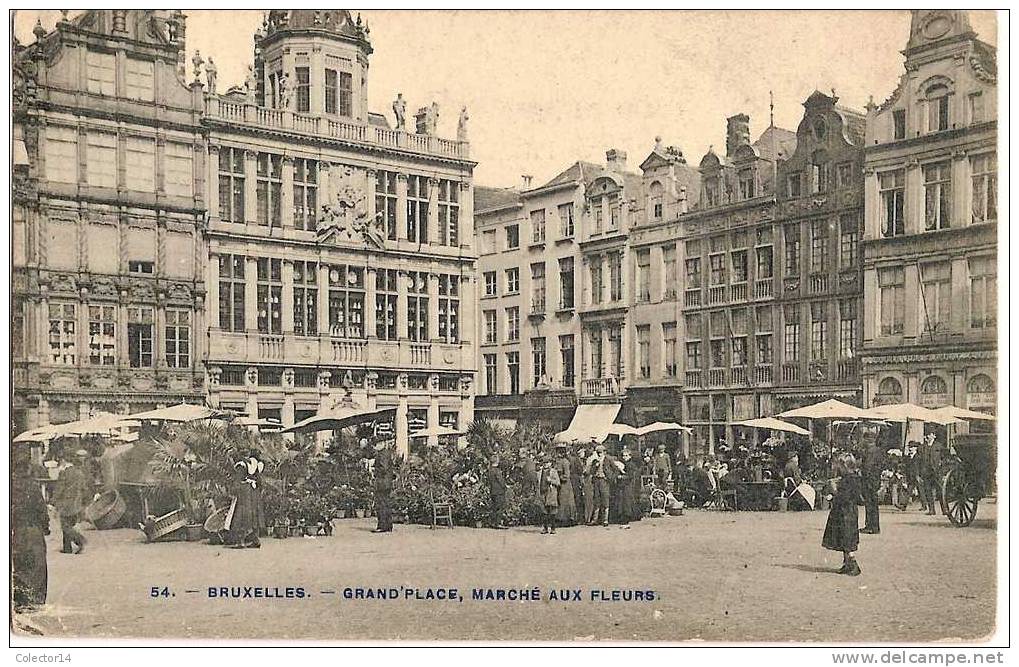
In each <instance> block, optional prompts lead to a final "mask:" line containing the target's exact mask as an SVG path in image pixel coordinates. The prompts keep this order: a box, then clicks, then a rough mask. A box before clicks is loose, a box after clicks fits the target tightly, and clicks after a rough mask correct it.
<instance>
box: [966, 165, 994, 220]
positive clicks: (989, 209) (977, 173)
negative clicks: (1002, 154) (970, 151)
mask: <svg viewBox="0 0 1019 667" xmlns="http://www.w3.org/2000/svg"><path fill="white" fill-rule="evenodd" d="M969 164H970V173H971V174H972V179H973V224H978V223H981V222H993V221H995V220H997V219H998V161H997V155H995V154H994V153H989V154H985V155H976V156H974V157H972V158H970V162H969Z"/></svg>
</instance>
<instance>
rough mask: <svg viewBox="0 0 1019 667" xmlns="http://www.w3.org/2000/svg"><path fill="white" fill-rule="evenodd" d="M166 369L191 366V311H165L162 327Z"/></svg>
mask: <svg viewBox="0 0 1019 667" xmlns="http://www.w3.org/2000/svg"><path fill="white" fill-rule="evenodd" d="M164 340H165V346H166V365H167V367H168V368H188V367H190V366H191V311H188V310H177V309H167V311H166V326H165V327H164Z"/></svg>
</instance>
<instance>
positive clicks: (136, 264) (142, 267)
mask: <svg viewBox="0 0 1019 667" xmlns="http://www.w3.org/2000/svg"><path fill="white" fill-rule="evenodd" d="M155 271H156V265H155V263H154V262H145V261H135V260H132V261H129V262H128V263H127V272H128V273H137V274H139V275H152V274H153V273H155Z"/></svg>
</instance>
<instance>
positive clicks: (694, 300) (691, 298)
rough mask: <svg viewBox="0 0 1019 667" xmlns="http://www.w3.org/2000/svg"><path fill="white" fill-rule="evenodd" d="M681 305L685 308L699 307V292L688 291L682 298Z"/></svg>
mask: <svg viewBox="0 0 1019 667" xmlns="http://www.w3.org/2000/svg"><path fill="white" fill-rule="evenodd" d="M683 305H685V306H686V307H687V308H692V307H695V306H699V305H701V291H700V289H688V290H687V291H686V296H684V297H683Z"/></svg>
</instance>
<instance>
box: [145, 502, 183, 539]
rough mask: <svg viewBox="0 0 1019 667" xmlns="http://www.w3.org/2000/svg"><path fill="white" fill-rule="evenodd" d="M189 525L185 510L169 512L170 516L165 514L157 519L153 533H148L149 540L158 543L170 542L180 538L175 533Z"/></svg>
mask: <svg viewBox="0 0 1019 667" xmlns="http://www.w3.org/2000/svg"><path fill="white" fill-rule="evenodd" d="M187 524H188V517H187V514H185V513H184V510H183V509H177V510H174V511H172V512H169V513H168V514H164V515H163V516H161V517H158V518H156V520H155V525H154V526H153V527H152V531H151V532H150V533H148V536H149V540H151V541H152V542H158V541H159V540H164V541H169V540H171V539H173V538H175V537H178V536H177V535H175V533H177V532H178V531H181V530H182V529H183V528H185V527H186V526H187ZM185 534H186V533H185Z"/></svg>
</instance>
